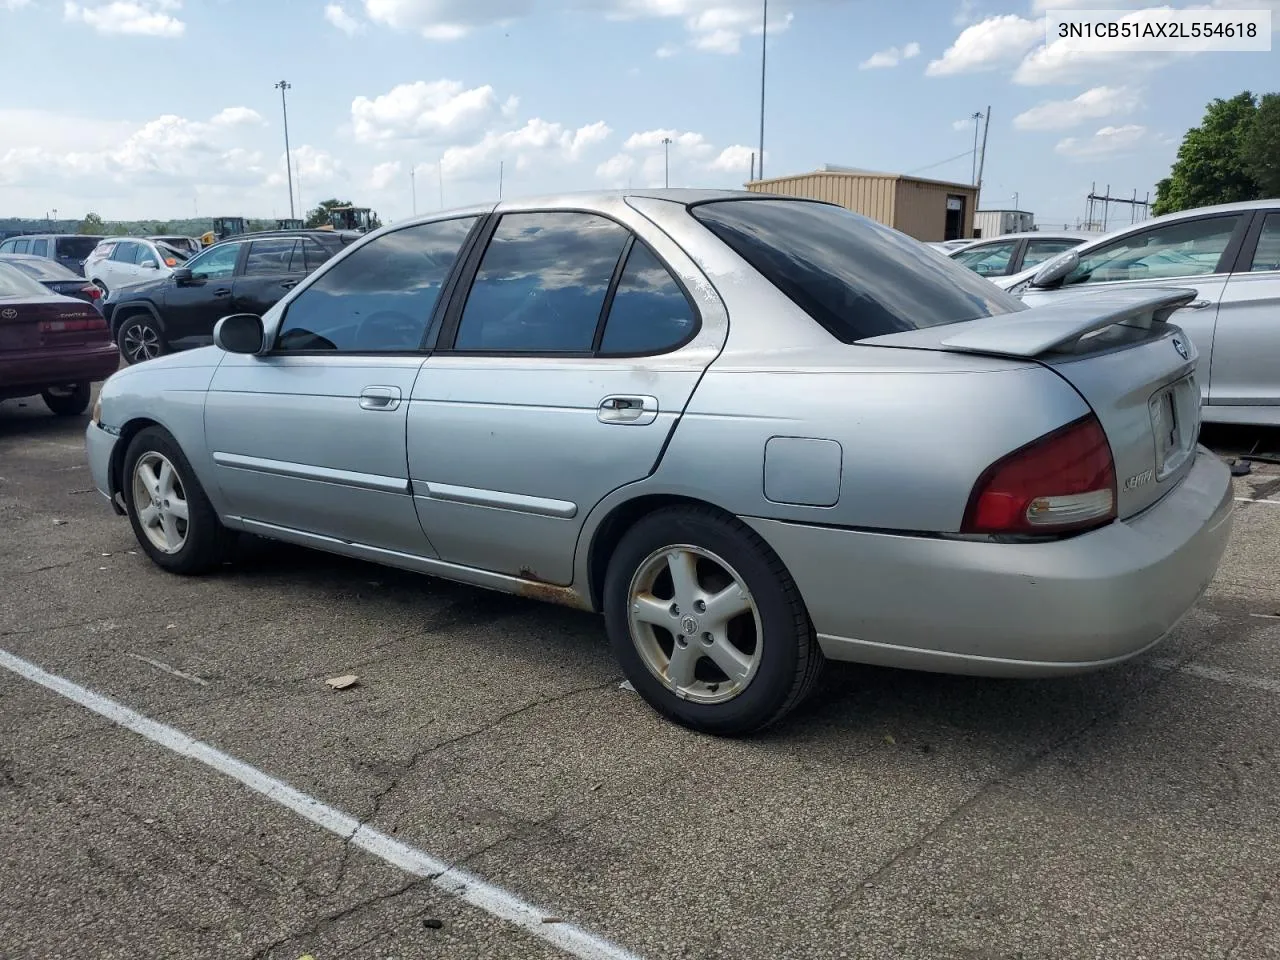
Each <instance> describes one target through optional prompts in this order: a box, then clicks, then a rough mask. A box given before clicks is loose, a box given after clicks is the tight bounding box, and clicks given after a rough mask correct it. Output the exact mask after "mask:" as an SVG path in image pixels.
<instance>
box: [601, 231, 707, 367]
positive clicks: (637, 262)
mask: <svg viewBox="0 0 1280 960" xmlns="http://www.w3.org/2000/svg"><path fill="white" fill-rule="evenodd" d="M696 322H697V321H696V320H695V318H694V314H693V308H692V307H691V306H690V305H689V301H688V299H687V298H686V297H685V295H684V291H683V290H681V289H680V285H679V284H678V283H676V281H675V278H674V277H673V276H671V274H670V273H669V272H668V271H667V268H666V267H664V266H663V265H662V264H661V263H660V262H659V260H658V258H657V257H655V256H654V255H653V254H652V253H651V252H650V251H649V248H648V247H646V246H645V245H644V244H642V243H640V242H639V241H637V242H636V243H635V244H634V245H633V246H632V247H631V252H630V253H629V254H627V263H626V266H625V267H624V268H623V270H622V276H621V277H620V278H619V280H618V290H617V292H616V293H615V294H614V295H613V305H612V306H611V307H610V308H609V320H608V322H607V323H606V324H605V328H604V339H603V340H602V341H601V342H600V350H601V352H603V353H659V352H661V351H663V350H669V349H670V348H672V347H674V346H676V345H677V344H679V343H682V342H683V341H685V340H687V339H688V338H689V335H690V334H692V333H693V328H694V324H695V323H696Z"/></svg>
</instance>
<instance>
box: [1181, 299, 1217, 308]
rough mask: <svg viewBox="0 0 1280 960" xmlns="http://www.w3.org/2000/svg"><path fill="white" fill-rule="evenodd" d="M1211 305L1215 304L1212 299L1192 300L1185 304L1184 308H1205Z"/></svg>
mask: <svg viewBox="0 0 1280 960" xmlns="http://www.w3.org/2000/svg"><path fill="white" fill-rule="evenodd" d="M1211 306H1213V301H1212V300H1192V301H1191V302H1190V303H1188V304H1184V309H1187V310H1203V309H1204V308H1205V307H1211Z"/></svg>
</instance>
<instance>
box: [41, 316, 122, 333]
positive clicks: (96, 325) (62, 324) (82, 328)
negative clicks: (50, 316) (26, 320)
mask: <svg viewBox="0 0 1280 960" xmlns="http://www.w3.org/2000/svg"><path fill="white" fill-rule="evenodd" d="M105 329H107V321H106V320H105V319H103V318H102V317H75V318H74V319H71V320H41V321H40V332H41V333H90V332H92V331H94V330H105Z"/></svg>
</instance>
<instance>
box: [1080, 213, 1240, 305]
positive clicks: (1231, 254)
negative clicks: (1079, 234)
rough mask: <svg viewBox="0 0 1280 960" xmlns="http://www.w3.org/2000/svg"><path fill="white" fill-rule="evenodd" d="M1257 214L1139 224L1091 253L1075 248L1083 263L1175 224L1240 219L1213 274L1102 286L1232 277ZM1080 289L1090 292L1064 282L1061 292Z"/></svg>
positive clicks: (1111, 281) (1211, 215) (1199, 216)
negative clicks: (1227, 275) (1089, 258)
mask: <svg viewBox="0 0 1280 960" xmlns="http://www.w3.org/2000/svg"><path fill="white" fill-rule="evenodd" d="M1254 213H1256V211H1254V210H1226V211H1219V212H1217V213H1203V214H1198V215H1196V216H1194V217H1180V218H1178V219H1177V220H1169V221H1166V222H1165V223H1158V224H1141V225H1138V227H1137V229H1134V230H1132V231H1129V232H1128V233H1125V234H1123V235H1122V236H1119V237H1113V238H1111V239H1110V240H1108V241H1107V243H1105V244H1103V243H1100V244H1098V245H1097V246H1096V247H1094V248H1093V249H1092V250H1090V251H1089V252H1088V253H1084V252H1081V251H1080V249H1079V248H1078V247H1076V248H1074V249H1075V250H1076V251H1077V252H1078V253H1080V259H1081V260H1083V259H1084V258H1085V257H1086V256H1089V255H1091V254H1093V253H1094V252H1096V251H1098V250H1103V249H1105V248H1106V247H1109V246H1114V245H1116V244H1119V243H1123V242H1125V241H1127V240H1129V239H1131V238H1133V237H1139V236H1142V235H1143V234H1144V233H1150V232H1151V231H1152V230H1160V229H1162V228H1164V227H1169V226H1175V225H1176V226H1183V225H1185V224H1188V223H1199V222H1200V221H1202V220H1229V219H1231V218H1232V217H1239V218H1240V222H1239V223H1237V224H1236V225H1235V228H1234V229H1233V230H1232V232H1231V236H1230V237H1228V238H1227V245H1226V246H1225V247H1223V249H1222V255H1221V256H1219V257H1218V262H1217V264H1216V265H1215V266H1214V269H1213V270H1212V271H1211V272H1209V273H1193V274H1188V275H1185V276H1179V277H1163V278H1161V279H1158V280H1102V281H1099V284H1098V285H1099V286H1102V285H1103V284H1108V283H1169V282H1174V281H1178V280H1202V279H1204V278H1205V277H1217V276H1221V275H1224V274H1229V273H1231V272H1232V271H1233V269H1234V266H1235V264H1236V262H1237V261H1238V260H1239V257H1240V251H1241V247H1242V246H1243V244H1244V238H1245V234H1246V233H1248V232H1249V229H1250V227H1251V225H1252V222H1253V215H1254ZM1076 288H1081V289H1087V288H1088V285H1087V284H1078V283H1072V284H1068V283H1066V282H1065V281H1064V283H1063V284H1062V287H1061V289H1063V290H1066V289H1076Z"/></svg>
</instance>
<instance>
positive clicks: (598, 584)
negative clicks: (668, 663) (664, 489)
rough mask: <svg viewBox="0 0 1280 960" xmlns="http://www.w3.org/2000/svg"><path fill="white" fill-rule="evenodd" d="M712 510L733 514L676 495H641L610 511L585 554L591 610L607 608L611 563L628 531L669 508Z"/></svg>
mask: <svg viewBox="0 0 1280 960" xmlns="http://www.w3.org/2000/svg"><path fill="white" fill-rule="evenodd" d="M680 506H684V507H709V508H710V509H712V510H715V511H716V512H717V513H722V514H724V515H725V516H726V517H732V516H733V514H732V513H731V512H730V511H728V510H725V509H724V508H723V507H721V506H719V505H718V504H714V503H711V502H709V501H707V500H702V499H699V498H697V497H691V496H687V495H685V494H677V493H640V492H637V494H636V495H635V496H633V497H629V498H627V499H625V500H623V501H622V502H621V503H617V504H614V505H613V506H611V507H608V508H607V512H606V513H605V514H604V515H603V516H602V517H601V518H600V520H599V521H598V522H597V523H596V524H595V527H594V528H593V529H592V531H591V533H590V543H589V545H588V547H587V551H586V560H585V570H584V575H585V578H586V580H585V584H584V593H585V596H586V599H587V601H588V602H589V603H590V604H591V609H592V610H595V611H597V612H599V611H600V610H602V609H603V608H604V578H605V573H606V572H607V571H608V569H609V560H610V558H611V557H612V556H613V552H614V550H616V549H617V546H618V543H619V542H620V541H621V540H622V538H623V536H624V535H625V534H626V532H627V531H628V530H630V529H631V528H632V527H634V526H635V525H636V524H637V523H639V522H640V521H641V520H643V519H644V518H645V517H647V516H649V515H650V514H653V513H656V512H657V511H659V510H663V509H665V508H667V507H680Z"/></svg>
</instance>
